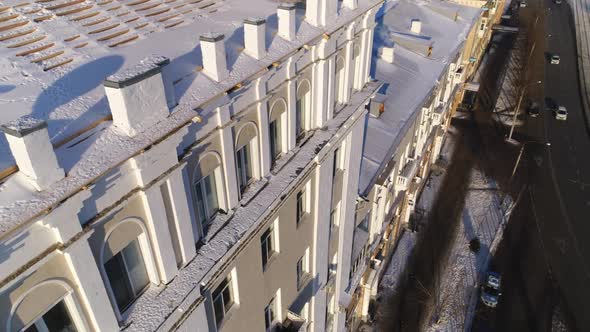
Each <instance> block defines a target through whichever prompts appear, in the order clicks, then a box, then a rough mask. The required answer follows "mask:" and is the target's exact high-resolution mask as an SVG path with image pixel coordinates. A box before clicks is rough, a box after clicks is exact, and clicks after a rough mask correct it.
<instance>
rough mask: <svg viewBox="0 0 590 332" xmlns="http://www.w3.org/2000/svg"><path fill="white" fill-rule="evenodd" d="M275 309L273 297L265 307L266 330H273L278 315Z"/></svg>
mask: <svg viewBox="0 0 590 332" xmlns="http://www.w3.org/2000/svg"><path fill="white" fill-rule="evenodd" d="M275 311H276V308H275V298H274V297H273V298H272V300H270V303H269V304H268V305H267V306H266V307H264V327H265V328H266V331H272V328H273V325H274V321H275V317H276V315H275Z"/></svg>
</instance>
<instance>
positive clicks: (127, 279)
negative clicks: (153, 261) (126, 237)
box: [102, 236, 152, 315]
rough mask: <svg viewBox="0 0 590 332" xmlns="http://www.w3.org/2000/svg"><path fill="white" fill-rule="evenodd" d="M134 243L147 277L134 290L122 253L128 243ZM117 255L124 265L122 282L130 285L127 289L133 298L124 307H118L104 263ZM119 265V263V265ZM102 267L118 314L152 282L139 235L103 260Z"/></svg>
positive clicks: (127, 307)
mask: <svg viewBox="0 0 590 332" xmlns="http://www.w3.org/2000/svg"><path fill="white" fill-rule="evenodd" d="M132 244H135V245H136V246H137V250H138V254H139V257H140V258H141V263H142V264H143V268H144V272H145V277H146V279H147V283H146V284H145V285H144V286H142V287H141V288H140V289H138V290H135V287H134V285H133V281H132V280H131V278H130V277H129V275H130V273H129V268H128V266H127V262H126V261H125V257H124V255H123V251H125V250H126V249H127V248H129V246H130V245H132ZM118 255H120V257H121V258H120V259H121V261H122V262H123V267H124V271H122V272H124V275H123V276H122V277H125V278H126V279H125V280H124V284H125V286H126V287H129V286H130V289H128V291H130V293H131V294H132V295H133V298H132V299H131V300H130V301H129V302H128V303H127V304H126V305H125V306H124V307H122V308H121V307H119V303H118V300H117V296H116V294H115V291H114V289H113V286H112V282H111V278H110V276H109V273H108V270H107V268H106V265H107V263H108V262H110V261H111V260H113V259H115V258H116V257H117V256H118ZM119 267H120V265H119ZM102 268H103V271H104V275H105V277H106V279H107V281H108V286H109V290H110V293H111V297H112V300H113V302H114V304H115V306H116V309H117V310H118V312H119V314H121V315H122V314H123V313H124V312H125V311H127V309H129V307H131V305H133V303H135V301H137V299H139V297H141V295H142V294H143V293H144V292H145V291H146V290H147V289H148V288H149V287H150V284H151V283H152V280H151V278H150V271H149V270H148V264H147V263H146V257H144V252H143V248H142V245H141V239H140V236H138V237H136V238H135V239H133V240H131V241H130V242H129V243H128V244H127V245H126V246H125V247H124V248H123V249H121V250H120V251H119V252H117V253H116V254H114V255H112V257H111V258H109V259H108V260H107V261H104V262H103V264H102Z"/></svg>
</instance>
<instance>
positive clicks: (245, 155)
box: [236, 144, 252, 193]
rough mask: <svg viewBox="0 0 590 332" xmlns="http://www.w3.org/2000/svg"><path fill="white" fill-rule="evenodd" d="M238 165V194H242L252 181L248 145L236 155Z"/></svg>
mask: <svg viewBox="0 0 590 332" xmlns="http://www.w3.org/2000/svg"><path fill="white" fill-rule="evenodd" d="M236 158H237V160H236V162H237V164H238V185H239V186H240V192H242V193H243V192H244V190H245V189H246V187H248V184H250V180H252V165H251V162H250V145H249V144H246V145H244V146H243V147H242V148H241V149H239V150H238V152H237V153H236Z"/></svg>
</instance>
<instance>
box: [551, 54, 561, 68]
mask: <svg viewBox="0 0 590 332" xmlns="http://www.w3.org/2000/svg"><path fill="white" fill-rule="evenodd" d="M559 60H560V59H559V55H557V54H553V55H552V56H551V64H552V65H558V64H559Z"/></svg>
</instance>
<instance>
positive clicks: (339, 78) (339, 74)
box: [334, 56, 346, 104]
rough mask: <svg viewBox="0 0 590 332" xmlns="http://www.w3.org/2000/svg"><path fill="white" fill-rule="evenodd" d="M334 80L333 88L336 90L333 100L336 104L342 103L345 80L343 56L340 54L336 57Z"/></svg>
mask: <svg viewBox="0 0 590 332" xmlns="http://www.w3.org/2000/svg"><path fill="white" fill-rule="evenodd" d="M334 82H335V85H334V89H335V91H336V93H335V98H334V101H335V102H336V103H337V104H343V103H344V96H345V93H346V82H345V80H344V58H343V57H341V56H337V57H336V74H335V79H334Z"/></svg>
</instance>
